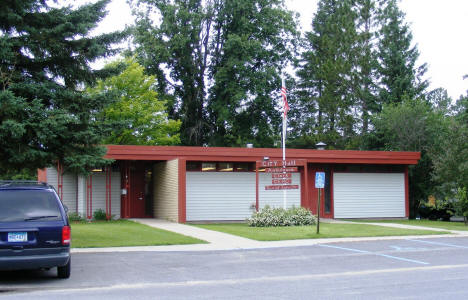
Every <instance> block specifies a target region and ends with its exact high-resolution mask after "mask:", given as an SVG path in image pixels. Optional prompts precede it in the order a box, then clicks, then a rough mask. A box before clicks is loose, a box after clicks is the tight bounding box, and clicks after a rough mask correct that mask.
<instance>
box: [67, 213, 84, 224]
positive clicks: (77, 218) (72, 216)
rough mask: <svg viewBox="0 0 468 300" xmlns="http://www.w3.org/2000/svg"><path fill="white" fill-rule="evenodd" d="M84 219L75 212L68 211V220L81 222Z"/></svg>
mask: <svg viewBox="0 0 468 300" xmlns="http://www.w3.org/2000/svg"><path fill="white" fill-rule="evenodd" d="M83 220H84V219H83V217H82V216H81V215H80V214H79V213H76V212H72V213H68V221H69V222H82V221H83Z"/></svg>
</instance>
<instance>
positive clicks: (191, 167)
mask: <svg viewBox="0 0 468 300" xmlns="http://www.w3.org/2000/svg"><path fill="white" fill-rule="evenodd" d="M186 169H187V171H201V163H200V162H198V161H188V162H187V166H186Z"/></svg>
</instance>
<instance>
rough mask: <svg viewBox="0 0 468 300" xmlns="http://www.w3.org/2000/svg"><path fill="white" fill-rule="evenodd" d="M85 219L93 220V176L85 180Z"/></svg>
mask: <svg viewBox="0 0 468 300" xmlns="http://www.w3.org/2000/svg"><path fill="white" fill-rule="evenodd" d="M86 218H87V219H88V220H91V219H92V218H93V175H92V174H91V175H89V177H88V178H87V179H86Z"/></svg>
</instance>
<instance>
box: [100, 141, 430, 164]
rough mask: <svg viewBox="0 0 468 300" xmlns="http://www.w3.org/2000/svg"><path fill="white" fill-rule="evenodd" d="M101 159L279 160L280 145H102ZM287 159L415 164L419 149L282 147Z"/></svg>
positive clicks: (323, 161) (319, 161)
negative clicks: (260, 146) (271, 146)
mask: <svg viewBox="0 0 468 300" xmlns="http://www.w3.org/2000/svg"><path fill="white" fill-rule="evenodd" d="M106 147H107V154H106V155H105V156H104V157H105V158H109V159H114V160H173V159H177V158H181V159H186V160H188V161H233V162H235V161H244V162H255V161H258V160H263V158H264V157H266V156H268V157H269V158H270V159H275V160H281V159H282V156H283V152H282V149H280V148H234V147H233V148H230V147H187V146H130V145H106ZM286 158H287V159H305V160H307V162H308V163H333V164H392V165H415V164H417V163H418V161H419V159H420V158H421V153H420V152H393V151H357V150H313V149H286Z"/></svg>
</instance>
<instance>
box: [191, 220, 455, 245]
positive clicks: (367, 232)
mask: <svg viewBox="0 0 468 300" xmlns="http://www.w3.org/2000/svg"><path fill="white" fill-rule="evenodd" d="M193 226H198V227H201V228H206V229H210V230H215V231H221V232H226V233H230V234H233V235H238V236H242V237H246V238H249V239H253V240H257V241H280V240H296V239H317V238H340V237H369V236H402V235H429V234H443V233H448V232H436V231H430V230H410V229H399V228H390V227H383V226H373V225H365V224H337V223H320V234H316V232H317V230H316V226H315V225H314V226H289V227H249V226H248V225H247V224H245V223H235V224H196V225H195V224H194V225H193Z"/></svg>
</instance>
